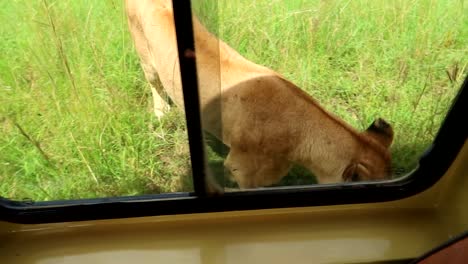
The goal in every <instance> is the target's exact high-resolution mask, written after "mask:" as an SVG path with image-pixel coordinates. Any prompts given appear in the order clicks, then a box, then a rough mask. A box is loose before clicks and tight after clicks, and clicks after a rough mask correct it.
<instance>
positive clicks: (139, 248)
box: [0, 0, 468, 264]
mask: <svg viewBox="0 0 468 264" xmlns="http://www.w3.org/2000/svg"><path fill="white" fill-rule="evenodd" d="M175 2H176V3H177V4H176V5H174V15H175V25H176V31H177V40H178V41H177V44H178V50H179V53H180V52H181V51H186V50H187V49H188V50H193V48H194V43H193V31H192V21H191V19H187V18H190V17H191V12H192V11H191V6H190V1H188V0H185V1H184V0H178V1H175ZM194 58H196V50H195V56H189V57H182V58H181V60H180V65H181V67H180V68H181V75H182V84H183V89H184V94H185V95H186V98H188V99H187V100H185V101H184V103H185V109H186V110H187V111H186V116H187V129H188V133H189V144H190V154H191V161H192V163H191V164H192V172H193V183H194V192H189V193H168V194H159V195H144V196H135V197H113V198H95V199H80V200H63V201H44V202H31V201H15V200H10V199H6V198H2V199H1V200H0V221H1V222H0V263H2V264H10V263H15V264H16V263H20V264H29V263H31V264H32V263H41V264H46V263H113V264H116V263H287V262H292V263H410V262H411V261H414V260H416V259H417V258H418V257H420V256H422V255H423V254H425V253H427V252H430V250H431V249H434V248H437V247H438V246H439V245H441V244H443V243H445V242H447V241H450V240H452V239H456V238H458V236H459V235H461V234H463V233H464V232H466V231H467V230H468V208H466V204H467V203H468V191H467V190H468V162H467V161H468V145H467V144H466V139H467V135H468V129H467V127H466V125H465V123H466V114H467V113H468V109H467V105H468V102H467V100H468V99H467V96H468V95H467V88H466V86H467V85H468V78H467V79H465V81H464V83H463V85H462V87H461V89H460V91H459V93H458V95H457V97H456V98H455V99H454V101H453V103H452V106H451V108H450V110H449V112H448V114H447V115H446V117H445V120H444V122H443V124H442V126H441V128H440V130H439V132H438V134H437V136H436V137H435V139H434V141H433V143H432V145H431V146H430V148H428V150H427V152H426V153H424V155H422V156H421V157H420V159H419V164H418V166H417V168H416V169H415V170H414V171H412V172H411V173H409V174H408V175H406V176H404V177H401V178H397V179H394V180H387V181H381V182H355V183H345V184H324V185H317V186H314V185H310V186H295V187H271V188H263V189H258V190H246V191H242V192H236V191H234V192H226V193H224V194H222V195H219V196H210V195H207V191H206V189H205V188H206V187H205V186H206V185H205V172H206V170H205V165H204V164H206V162H205V160H204V159H205V153H204V146H203V144H202V143H201V142H202V132H201V131H202V128H201V124H200V111H199V110H198V109H199V99H198V94H197V80H196V78H197V75H196V66H195V63H194ZM458 241H459V240H455V242H454V244H453V245H458V246H459V245H460V244H459V243H458ZM460 241H462V240H460ZM456 249H457V250H458V251H455V255H457V254H458V257H459V259H458V262H454V258H451V259H447V258H445V259H444V260H443V262H440V259H439V262H422V263H466V261H468V259H463V256H462V255H460V254H462V253H463V254H465V255H464V256H465V257H467V258H468V255H467V254H466V252H468V246H466V243H465V244H464V247H463V245H462V246H461V247H458V248H456ZM451 252H452V253H454V252H453V251H451ZM449 253H450V251H449ZM434 255H436V254H434ZM447 255H451V254H447ZM453 255H454V254H452V256H453ZM460 256H462V260H464V261H465V262H460ZM451 260H452V262H451ZM422 261H425V260H422Z"/></svg>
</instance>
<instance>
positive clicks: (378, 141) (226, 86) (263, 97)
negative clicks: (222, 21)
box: [126, 0, 393, 188]
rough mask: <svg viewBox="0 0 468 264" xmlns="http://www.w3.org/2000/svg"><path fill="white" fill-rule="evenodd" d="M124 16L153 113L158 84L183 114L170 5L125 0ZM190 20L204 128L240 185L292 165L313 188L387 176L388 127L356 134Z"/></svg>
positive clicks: (163, 0)
mask: <svg viewBox="0 0 468 264" xmlns="http://www.w3.org/2000/svg"><path fill="white" fill-rule="evenodd" d="M126 11H127V15H128V22H129V28H130V32H131V34H132V38H133V40H134V43H135V47H136V49H137V52H138V54H139V56H140V59H141V65H142V68H143V71H144V72H145V76H146V78H147V80H148V81H149V82H150V84H151V85H152V92H153V99H154V107H155V114H156V115H157V116H162V115H163V114H164V111H165V110H166V109H167V108H168V106H167V103H166V102H165V100H163V99H162V98H161V95H160V92H161V91H158V89H157V87H159V82H161V84H162V86H163V87H164V91H165V92H166V93H167V94H168V95H169V97H170V98H171V99H172V100H173V101H174V102H175V104H176V105H177V106H178V107H180V108H182V109H183V96H182V89H181V81H180V71H179V65H178V54H177V46H176V36H175V30H174V22H173V15H172V1H171V0H126ZM193 23H194V34H195V51H196V62H197V70H198V81H199V89H200V91H199V93H200V97H201V106H202V122H203V128H204V129H205V130H206V131H207V132H209V133H211V134H213V135H214V136H216V137H217V138H218V139H220V140H222V142H223V143H224V144H226V145H227V146H228V147H229V148H230V150H229V153H228V156H227V158H226V161H225V166H226V168H227V169H228V170H229V171H230V173H231V175H232V176H233V178H234V179H235V181H236V182H237V183H238V185H239V186H240V187H241V188H255V187H261V186H268V185H272V184H275V183H277V182H279V181H280V180H281V179H282V178H283V177H284V176H285V175H286V174H287V172H288V171H289V169H290V167H291V166H292V164H299V165H302V166H304V167H306V168H307V169H309V170H310V171H311V172H312V173H313V174H314V175H315V176H316V177H317V180H318V182H319V183H337V182H343V181H358V180H376V179H386V178H388V177H389V176H390V163H391V160H390V152H389V147H390V145H391V143H392V140H393V130H392V128H391V126H390V125H389V124H388V123H387V122H385V121H384V120H382V119H378V120H376V121H374V123H373V124H372V125H371V126H370V127H369V128H368V129H367V130H366V131H363V132H358V131H356V130H355V129H354V128H352V127H351V126H349V125H348V124H346V123H345V122H344V121H342V120H341V119H339V118H338V117H336V116H334V115H333V114H331V113H329V112H327V111H326V110H325V109H323V108H322V107H321V106H320V105H319V104H318V103H317V102H316V101H315V100H314V99H312V98H311V97H310V96H309V95H307V94H306V93H305V92H303V91H302V90H301V89H299V88H298V87H297V86H296V85H294V84H293V83H291V82H289V81H288V80H286V79H285V78H284V77H283V76H281V75H280V74H278V73H277V72H275V71H273V70H271V69H269V68H266V67H263V66H261V65H258V64H255V63H253V62H251V61H249V60H247V59H246V58H244V57H243V56H241V55H240V54H239V53H238V52H236V51H235V50H234V49H232V48H231V47H229V46H228V45H227V44H226V43H224V42H223V41H221V40H219V39H218V38H217V37H215V36H214V35H212V34H211V33H209V32H208V31H207V30H206V29H205V28H204V27H203V25H202V24H201V23H200V22H199V21H198V19H197V18H196V17H193ZM220 106H221V107H220ZM220 112H221V115H220ZM221 131H222V132H221Z"/></svg>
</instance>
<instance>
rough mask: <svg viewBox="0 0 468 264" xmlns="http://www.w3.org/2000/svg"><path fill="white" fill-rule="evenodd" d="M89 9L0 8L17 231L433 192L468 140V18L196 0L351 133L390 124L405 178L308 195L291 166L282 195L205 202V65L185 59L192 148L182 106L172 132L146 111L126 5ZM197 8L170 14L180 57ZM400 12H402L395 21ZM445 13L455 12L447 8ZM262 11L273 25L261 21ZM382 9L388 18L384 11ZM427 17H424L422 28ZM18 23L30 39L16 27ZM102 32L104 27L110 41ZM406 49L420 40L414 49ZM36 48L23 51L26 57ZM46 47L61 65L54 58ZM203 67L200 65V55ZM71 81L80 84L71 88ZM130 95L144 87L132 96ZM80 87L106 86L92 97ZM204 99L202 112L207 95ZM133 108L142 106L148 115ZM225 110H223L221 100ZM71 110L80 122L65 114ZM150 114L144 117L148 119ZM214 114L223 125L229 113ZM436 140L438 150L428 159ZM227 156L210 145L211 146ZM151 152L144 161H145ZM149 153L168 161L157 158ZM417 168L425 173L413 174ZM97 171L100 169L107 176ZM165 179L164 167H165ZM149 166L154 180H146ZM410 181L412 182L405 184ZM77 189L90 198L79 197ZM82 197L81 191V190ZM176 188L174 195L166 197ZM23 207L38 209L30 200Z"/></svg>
mask: <svg viewBox="0 0 468 264" xmlns="http://www.w3.org/2000/svg"><path fill="white" fill-rule="evenodd" d="M28 3H29V2H28ZM83 3H84V2H73V3H67V2H63V1H44V2H41V3H36V5H37V6H34V7H33V6H30V5H29V4H28V5H26V2H24V3H23V2H21V1H20V2H11V3H10V2H5V3H3V4H1V5H0V7H1V9H0V10H2V11H0V12H1V13H0V18H1V19H2V20H3V19H5V20H6V21H7V23H4V24H3V26H0V33H1V34H2V36H5V39H6V41H4V42H2V43H1V44H0V45H1V46H0V49H1V50H2V53H3V54H6V56H2V58H3V59H2V60H0V70H1V72H2V73H3V74H2V77H1V78H0V89H1V90H2V93H1V94H0V100H1V103H0V110H1V116H0V117H1V120H0V121H1V122H2V123H1V125H2V127H1V128H0V129H1V130H2V134H4V135H5V136H3V137H1V138H0V142H1V143H0V148H1V153H0V166H1V175H0V177H1V183H0V191H1V193H0V196H3V197H5V198H4V199H3V200H2V205H1V207H0V215H2V216H3V218H5V219H7V220H10V221H17V222H25V223H33V222H46V221H71V220H84V219H99V218H118V217H127V216H143V215H157V214H178V213H195V212H208V211H223V210H247V209H258V208H275V207H289V206H310V205H323V204H341V203H355V202H375V201H385V200H392V199H397V198H402V197H405V196H408V195H412V194H414V193H416V192H418V191H422V190H424V189H425V188H427V187H429V186H430V185H432V184H433V183H435V182H436V181H437V180H438V179H439V178H440V177H441V176H442V174H443V173H444V172H445V170H446V169H447V168H448V166H449V165H450V163H451V162H452V160H453V159H454V157H455V156H456V154H457V153H458V150H459V149H460V148H461V146H462V144H463V143H464V141H465V139H466V135H467V133H466V132H467V131H466V129H465V128H461V127H459V125H458V124H459V120H462V119H461V118H462V117H461V115H462V114H463V113H466V103H465V102H464V101H466V89H463V88H462V90H460V92H459V93H458V96H457V97H456V98H455V100H454V101H453V103H452V108H451V110H450V111H448V108H449V106H450V105H451V101H452V98H453V97H455V94H456V91H457V89H458V88H459V87H460V86H461V85H462V81H463V77H464V76H466V63H465V64H463V63H464V62H465V61H467V60H466V54H465V53H464V52H463V48H464V47H463V43H464V42H463V40H462V38H463V36H464V35H463V30H465V29H464V28H463V26H462V25H463V24H462V21H461V18H462V17H463V16H462V13H461V10H463V9H462V8H460V9H456V8H453V7H452V6H450V5H449V4H448V3H446V4H441V3H439V4H438V5H434V6H430V5H429V3H426V2H425V1H419V2H414V3H388V2H386V1H385V2H383V1H382V2H379V1H376V2H372V3H371V4H370V5H369V3H367V4H365V5H364V4H363V3H362V2H361V1H352V2H346V3H343V2H340V1H336V2H333V1H332V2H317V1H309V2H303V1H284V2H278V1H277V2H271V1H256V4H255V5H253V4H246V3H243V2H235V1H217V2H216V1H202V0H198V1H193V7H194V10H195V14H197V15H198V16H199V18H200V21H201V23H202V24H204V25H205V26H206V27H207V28H208V29H209V30H210V31H211V32H213V33H216V35H218V36H219V37H220V38H221V39H223V40H225V41H226V42H227V43H228V44H229V45H230V46H232V47H234V48H235V49H236V50H238V51H239V52H240V54H241V55H243V56H245V57H247V58H248V59H250V60H252V61H255V62H258V63H262V64H263V65H265V66H268V67H269V68H272V69H275V70H276V71H278V72H281V74H282V75H283V76H285V78H287V79H289V80H291V81H293V82H294V83H296V84H297V85H298V86H300V87H305V88H304V89H305V90H306V92H307V93H308V94H311V95H312V96H314V97H315V98H316V99H317V100H318V101H319V102H320V104H322V105H323V106H324V107H325V108H326V109H327V110H329V111H331V112H333V113H335V114H336V115H337V116H339V117H341V118H343V119H344V120H345V121H346V122H349V123H350V124H351V125H352V126H353V127H356V128H360V129H363V128H365V127H366V126H368V125H369V123H370V122H371V120H373V118H374V117H375V115H377V114H379V115H382V116H385V117H386V116H390V122H391V123H392V124H393V125H394V129H395V131H397V133H396V135H395V141H394V144H393V145H392V154H393V160H394V161H393V162H394V164H393V165H394V167H396V172H397V176H398V177H397V178H395V179H394V180H385V181H371V182H365V183H362V182H356V183H349V184H331V185H308V184H311V183H313V177H311V175H310V173H309V172H305V170H304V169H303V168H300V167H296V168H295V169H294V170H293V173H292V175H289V176H287V177H285V178H284V180H283V181H282V182H281V183H279V185H298V186H289V187H277V188H265V189H259V190H249V191H245V192H232V193H226V194H225V195H223V196H221V197H205V196H204V195H203V192H204V180H205V179H204V177H203V174H204V172H203V171H204V170H203V167H204V166H203V165H204V162H203V159H204V157H205V156H204V154H203V149H204V147H203V145H202V144H201V142H202V141H201V137H202V130H201V126H200V123H201V122H200V116H201V118H203V117H204V115H206V112H204V111H203V110H202V111H201V113H200V111H198V109H197V108H198V104H199V102H198V101H197V97H198V96H197V93H193V92H194V91H195V92H196V91H197V90H194V89H190V88H195V87H197V83H196V82H195V81H194V80H195V79H196V78H197V77H198V80H199V83H200V84H203V83H204V82H207V81H211V82H212V81H213V80H206V79H203V78H205V76H203V75H200V72H201V71H202V70H203V69H200V67H198V71H197V72H198V73H199V75H198V76H197V75H195V74H196V72H195V64H194V60H193V58H194V56H193V54H191V53H184V54H185V55H186V56H185V57H184V59H183V60H182V61H181V74H182V83H183V89H184V91H189V92H192V94H190V95H189V94H187V93H185V94H184V96H185V97H188V98H190V100H185V101H183V104H184V105H185V110H186V111H185V114H186V116H187V117H188V119H187V120H186V122H187V130H188V140H189V143H190V144H189V145H190V147H189V145H188V144H187V143H185V142H186V140H187V139H186V137H185V135H186V134H185V127H184V125H185V124H184V122H185V120H184V119H183V112H182V111H180V110H177V107H173V108H175V110H171V112H169V114H168V116H165V117H163V119H162V120H161V121H159V120H156V118H155V117H154V115H153V114H152V113H150V111H146V112H145V111H144V108H145V107H147V106H148V105H149V104H146V103H145V101H147V100H150V101H151V99H150V95H149V88H148V87H147V86H148V85H147V84H146V81H145V80H144V77H143V74H142V72H141V68H140V65H139V61H138V58H137V57H136V55H135V51H133V50H131V49H130V48H129V47H130V45H129V43H130V39H129V37H130V36H129V34H128V32H127V31H126V30H127V24H126V21H125V15H124V13H123V11H117V10H121V9H119V8H121V7H120V5H121V3H120V1H112V0H109V1H103V2H99V3H95V2H86V4H83ZM101 5H102V6H101ZM35 7H37V8H35ZM91 7H93V8H91ZM189 7H190V6H189V1H178V5H177V6H175V8H174V13H175V17H176V21H177V23H176V31H178V32H179V33H180V32H183V34H179V35H178V45H179V46H178V48H179V50H182V51H186V50H187V49H189V50H190V49H191V48H192V47H193V45H194V43H193V40H192V30H191V29H192V25H191V24H192V21H191V20H189V19H187V17H190V16H189V15H188V14H189V12H190V8H189ZM21 8H23V10H26V11H28V12H33V14H34V15H35V16H33V17H34V19H33V20H27V19H26V18H25V19H24V20H20V21H16V20H15V19H14V14H15V12H21V10H22V9H21ZM400 9H404V10H406V12H399V11H398V10H400ZM67 10H68V12H69V13H66V12H67ZM70 10H74V11H77V12H71V11H70ZM106 10H112V12H105V11H106ZM441 10H442V11H441ZM449 10H450V12H453V14H452V13H447V12H448V11H449ZM247 11H248V12H247ZM445 11H447V12H445ZM64 12H65V13H64ZM100 12H102V13H100ZM266 12H269V13H268V16H263V17H262V16H260V15H258V14H265V13H266ZM356 12H358V13H356ZM383 13H385V14H388V16H382V15H381V14H383ZM91 14H92V15H93V17H94V19H96V18H97V17H99V18H102V19H104V17H107V16H115V17H114V18H113V19H115V20H117V21H120V23H118V25H119V28H117V29H115V28H112V27H111V25H112V23H105V22H103V21H101V20H99V22H100V23H95V24H93V23H92V22H91V21H92V18H91ZM104 14H106V15H104ZM239 14H245V16H248V17H246V18H244V17H240V15H239ZM396 14H399V16H397V15H396ZM429 14H431V18H433V19H432V20H431V18H429ZM218 15H219V16H218ZM423 15H427V16H428V17H427V18H426V19H421V17H425V16H423ZM358 18H359V19H361V20H359V19H358ZM96 21H97V20H96ZM441 21H443V23H442V25H441V24H440V23H439V22H441ZM242 22H244V23H245V24H242ZM12 23H16V25H17V26H18V27H19V28H21V29H24V30H17V31H13V30H12V28H14V27H12V26H11V25H13V24H12ZM405 23H408V24H405ZM435 25H437V27H435ZM385 26H386V27H385ZM390 26H392V27H394V29H392V28H389V27H390ZM293 28H294V29H295V28H298V29H300V30H299V31H297V32H296V31H294V30H293ZM421 28H425V29H426V31H421V30H419V29H421ZM31 32H36V33H37V34H36V33H34V34H30V33H31ZM93 32H99V34H97V35H98V36H100V38H96V37H95V36H96V35H93V34H92V33H93ZM104 32H105V33H106V34H105V35H104V36H102V34H103V33H104ZM304 32H306V33H304ZM195 33H196V32H195ZM87 34H90V35H87ZM100 34H101V35H100ZM31 35H32V37H31ZM65 35H66V36H67V37H65ZM117 36H124V37H120V38H119V37H117ZM433 37H434V38H435V37H437V39H436V40H434V39H432V38H433ZM81 38H82V39H84V40H86V42H85V43H84V44H83V43H79V41H78V40H79V39H81ZM41 43H48V45H49V46H47V45H42V46H41V45H40V44H41ZM408 43H411V45H409V46H405V45H406V44H408ZM434 43H437V45H438V46H437V48H434V46H433V45H435V44H434ZM217 45H221V44H220V43H217ZM288 45H290V46H288ZM25 47H27V48H28V49H22V48H25ZM49 48H50V49H51V50H53V51H54V53H53V55H51V53H48V51H50V50H49ZM429 48H431V49H429ZM432 48H434V49H432ZM27 50H29V51H30V53H28V52H27ZM431 51H435V52H434V53H431ZM195 58H197V59H199V58H200V56H199V55H197V49H195ZM463 58H465V59H463ZM86 60H90V61H86ZM388 61H390V63H388ZM89 62H92V63H89ZM385 63H388V64H385ZM418 63H419V64H418ZM217 67H218V68H216V67H214V70H213V71H214V72H217V74H218V75H216V74H215V75H214V78H215V79H219V82H220V83H219V84H217V85H219V89H218V90H216V89H215V91H217V92H219V94H220V95H221V93H220V91H221V87H222V85H221V81H222V80H221V78H223V72H222V66H221V65H218V66H217ZM116 72H121V73H122V72H123V74H121V75H120V74H117V73H116ZM413 73H414V75H413ZM389 76H391V78H389V79H387V78H386V77H389ZM395 76H398V77H395ZM89 77H93V78H94V79H91V78H89ZM147 77H148V76H147ZM60 85H65V87H69V88H70V89H69V90H60V89H59V88H58V87H60ZM464 85H465V86H466V81H465V83H464ZM135 86H137V89H133V88H134V87H135ZM202 86H203V85H200V94H201V95H202V97H203V89H204V87H202ZM41 87H42V90H41ZM84 87H92V88H94V89H95V90H94V91H92V92H91V91H86V89H85V88H84ZM215 87H216V85H215ZM308 87H310V88H308ZM323 87H326V89H324V88H323ZM395 87H398V89H396V88H395ZM44 89H48V90H44ZM406 95H408V97H405V96H406ZM60 96H64V97H60ZM63 98H65V99H66V100H61V99H63ZM401 98H403V99H401ZM273 99H278V98H274V97H272V100H273ZM116 100H119V102H116ZM201 101H202V104H203V98H202V100H201ZM280 101H281V100H280ZM280 101H278V102H280ZM275 102H276V101H275ZM367 102H369V103H368V104H367ZM117 103H121V104H122V105H119V104H117ZM117 105H118V106H117ZM121 107H124V111H121V110H122V108H121ZM135 107H137V108H139V109H140V112H139V114H136V113H135V111H134V109H135ZM216 108H217V109H220V108H219V106H217V105H215V109H216ZM70 109H74V111H71V110H70ZM357 111H359V112H357ZM67 113H72V114H71V115H69V116H66V114H67ZM142 113H143V115H144V117H143V118H142V117H141V116H139V115H141V114H142ZM213 113H214V115H215V116H217V117H220V116H221V113H220V111H218V112H216V111H213ZM447 113H448V114H447ZM223 119H224V117H223ZM443 120H444V121H443ZM223 121H225V120H223ZM442 121H443V125H442V126H441V127H440V129H439V126H440V124H441V123H442ZM148 126H149V127H150V130H151V131H153V132H143V133H140V132H141V131H148V130H147V128H148ZM57 128H58V129H57ZM205 128H206V127H205ZM139 129H140V130H139ZM145 129H146V130H145ZM168 130H170V131H169V132H168ZM51 131H55V133H53V132H51ZM89 131H91V132H90V133H88V134H86V132H89ZM122 131H123V132H125V133H121V132H122ZM399 131H405V133H404V134H403V133H402V132H399ZM437 131H438V132H437ZM76 133H82V134H81V135H83V137H82V138H81V137H78V135H77V134H76ZM436 133H437V136H436V135H435V134H436ZM434 137H435V139H434V140H433V138H434ZM44 138H49V139H51V138H53V139H54V140H55V141H57V142H59V143H61V144H63V145H61V146H63V149H60V152H57V153H58V154H55V155H54V157H51V156H52V155H51V154H49V151H48V149H53V148H54V147H53V146H49V145H46V144H45V143H43V142H42V141H41V139H44ZM161 138H162V139H163V140H162V141H161V140H159V139H161ZM432 140H433V141H432ZM161 142H163V143H161ZM431 142H432V143H431ZM413 143H415V144H416V146H414V145H412V144H413ZM216 144H218V145H216ZM429 145H431V148H430V152H427V153H426V154H425V155H423V156H422V158H421V159H419V156H420V155H421V153H422V151H423V150H425V149H427V148H428V147H429ZM59 146H60V145H59ZM220 146H221V145H220V143H219V142H218V143H215V147H214V149H215V150H216V149H217V148H219V147H220ZM211 147H212V146H210V147H206V148H205V149H206V150H207V152H208V153H207V157H208V162H207V163H208V164H209V165H210V167H211V169H212V171H213V172H214V173H215V175H216V177H217V178H218V181H219V182H223V181H224V178H225V176H227V175H223V173H222V172H223V168H222V166H220V165H222V164H223V163H224V159H225V157H223V153H221V155H218V154H216V153H212V152H211V150H212V148H211ZM55 148H57V147H56V146H55ZM142 148H147V151H148V152H141V151H142ZM177 148H182V150H179V149H177ZM219 149H220V148H219ZM62 151H63V152H62ZM179 151H180V152H179ZM189 151H190V153H191V156H189V155H188V153H189ZM221 152H223V150H222V149H221ZM92 153H95V155H93V154H92ZM153 153H154V154H155V155H158V153H159V155H169V154H170V156H165V157H162V156H157V158H154V157H152V154H153ZM68 154H70V156H66V155H68ZM224 154H225V153H224ZM62 155H63V156H62ZM112 155H114V156H112ZM56 156H57V157H58V158H57V157H56ZM112 157H115V158H112ZM189 159H190V160H191V163H190V161H189ZM418 160H419V166H418V167H417V169H416V170H414V168H415V166H416V164H417V162H418ZM67 163H71V164H78V166H77V167H80V168H81V170H80V171H79V172H77V171H74V170H73V169H69V167H67V166H65V165H64V164H67ZM100 163H103V164H104V165H105V167H104V166H103V168H105V169H102V170H99V168H100V165H99V164H100ZM155 163H157V164H155ZM190 165H191V167H192V170H193V185H194V188H192V184H191V182H192V180H191V179H190V177H182V176H183V175H186V174H187V173H185V172H186V171H187V170H188V169H189V168H190ZM158 169H161V171H158V172H154V170H158ZM171 169H172V170H173V171H175V172H173V174H171V172H170V170H171ZM234 169H236V168H234ZM165 170H169V171H165ZM178 170H182V171H185V172H182V173H180V171H178ZM412 170H414V171H412ZM147 171H149V172H150V174H149V175H148V174H145V172H147ZM152 173H153V174H152ZM174 174H176V177H173V176H174ZM181 175H182V176H181ZM402 175H406V176H405V177H402V178H399V176H402ZM26 176H28V177H29V178H28V180H27V181H24V182H25V184H24V187H20V188H23V190H22V191H23V193H24V194H26V195H24V194H20V195H17V194H16V193H15V192H16V191H15V190H16V189H15V188H19V187H18V185H19V183H20V181H19V180H18V179H19V178H21V177H26ZM64 176H68V177H64ZM62 177H64V178H62ZM159 177H161V178H159ZM164 177H167V178H164ZM80 178H86V179H87V183H86V184H83V185H82V186H79V185H81V184H82V182H80ZM148 178H149V179H151V180H153V181H148ZM174 178H176V179H178V180H177V182H176V183H174V184H175V185H177V187H175V188H171V187H169V188H167V189H161V187H160V186H162V185H165V184H168V185H171V184H172V181H171V180H172V179H174ZM154 181H155V182H154ZM184 181H186V182H184ZM161 182H162V183H161ZM98 183H99V184H98ZM151 183H154V185H151ZM50 185H55V187H54V188H55V189H54V190H56V191H57V192H56V193H57V195H56V196H51V194H50V191H49V190H52V189H53V188H52V189H49V187H50ZM69 186H71V187H77V186H78V187H80V188H78V189H68V187H69ZM96 186H97V187H96ZM231 186H233V185H230V186H229V187H231ZM234 186H235V185H234ZM28 188H30V189H29V190H28ZM99 188H100V190H99ZM80 189H81V190H84V191H83V193H77V192H76V190H80ZM18 190H19V189H18ZM24 190H26V191H24ZM67 190H68V191H67ZM70 190H73V191H70ZM174 190H175V191H177V192H171V191H174ZM193 190H194V191H193ZM99 191H101V192H99ZM179 191H183V192H179ZM18 192H19V191H18ZM151 193H161V194H159V195H153V194H151ZM330 193H333V195H329V194H330ZM101 194H104V195H101ZM32 195H37V196H35V197H32ZM132 195H135V196H132ZM28 196H30V197H28ZM102 196H106V197H108V198H102ZM252 196H255V199H252ZM95 197H97V198H95ZM25 198H32V200H33V201H21V199H25ZM83 198H93V199H83ZM66 199H75V200H66ZM44 200H50V201H44Z"/></svg>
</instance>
